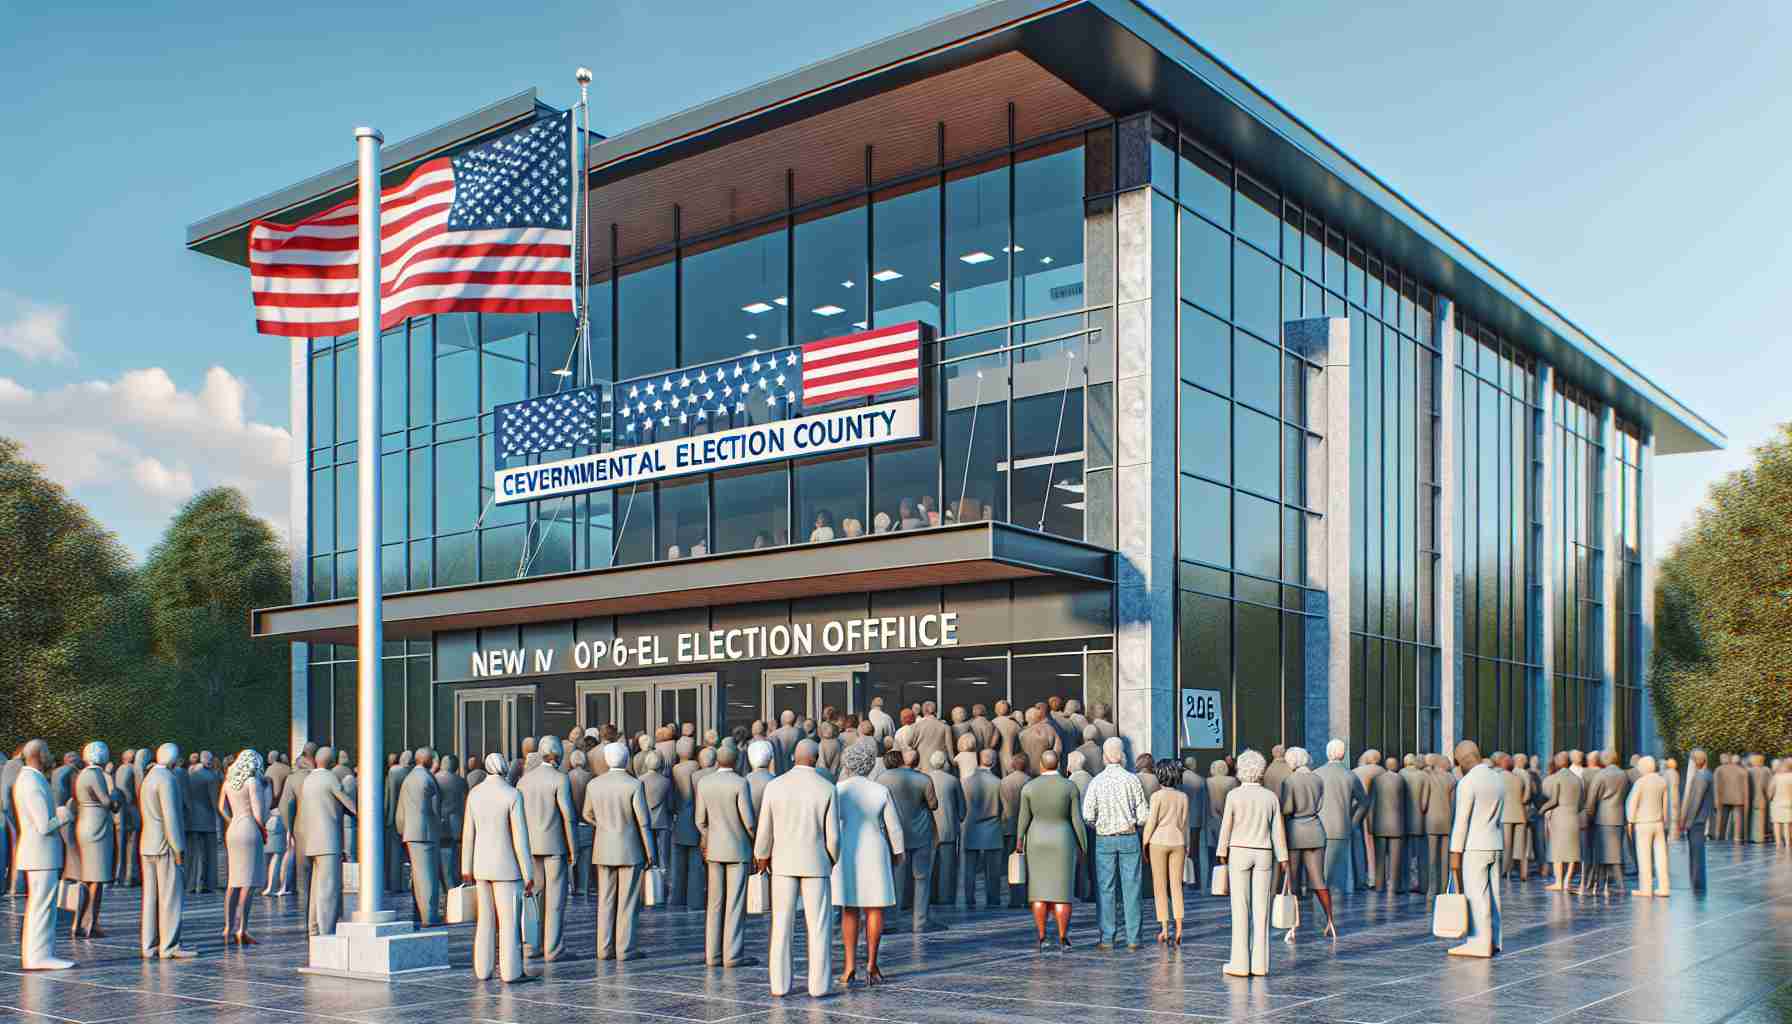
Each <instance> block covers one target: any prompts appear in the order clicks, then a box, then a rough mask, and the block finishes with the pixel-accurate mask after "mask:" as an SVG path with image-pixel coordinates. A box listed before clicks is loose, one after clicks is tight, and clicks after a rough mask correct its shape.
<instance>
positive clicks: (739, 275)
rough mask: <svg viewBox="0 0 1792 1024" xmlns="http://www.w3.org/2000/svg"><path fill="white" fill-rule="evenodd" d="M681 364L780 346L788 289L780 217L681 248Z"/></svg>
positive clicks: (787, 256)
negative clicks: (774, 221)
mask: <svg viewBox="0 0 1792 1024" xmlns="http://www.w3.org/2000/svg"><path fill="white" fill-rule="evenodd" d="M682 274H683V282H682V285H681V288H680V291H679V294H680V297H681V298H680V302H681V303H682V306H683V309H684V324H683V329H684V359H683V362H684V365H686V366H691V365H694V364H697V363H707V362H711V361H713V360H717V359H727V358H729V357H731V356H736V355H739V354H741V353H743V352H750V351H755V350H764V349H771V348H782V347H783V346H784V345H785V344H787V341H786V334H785V326H786V320H787V317H786V314H785V306H783V305H780V304H779V303H778V302H777V300H778V299H782V298H785V297H786V296H788V295H789V294H790V284H789V276H790V252H789V243H788V236H787V235H786V234H785V230H784V222H783V221H781V220H780V221H778V222H776V223H773V224H770V225H765V226H761V227H758V228H754V229H752V230H750V231H746V232H743V233H741V234H738V235H730V236H728V237H727V238H723V239H719V240H717V241H712V242H705V243H703V244H701V245H697V246H693V247H691V248H689V249H687V250H686V251H685V253H684V265H683V269H682Z"/></svg>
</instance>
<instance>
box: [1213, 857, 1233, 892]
mask: <svg viewBox="0 0 1792 1024" xmlns="http://www.w3.org/2000/svg"><path fill="white" fill-rule="evenodd" d="M1207 891H1208V892H1209V893H1212V894H1213V895H1215V896H1230V895H1232V872H1230V871H1228V870H1227V869H1226V865H1224V864H1215V865H1214V866H1213V884H1212V885H1210V886H1208V887H1207Z"/></svg>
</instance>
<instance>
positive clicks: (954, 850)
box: [927, 716, 964, 906]
mask: <svg viewBox="0 0 1792 1024" xmlns="http://www.w3.org/2000/svg"><path fill="white" fill-rule="evenodd" d="M961 717H962V716H961ZM947 763H948V762H947V760H946V753H945V751H943V750H936V751H934V752H933V756H932V757H931V758H929V759H928V764H927V777H928V779H929V780H931V781H932V782H933V795H934V799H935V800H936V801H937V803H938V805H939V806H938V807H936V808H935V809H934V812H933V833H934V854H933V892H932V893H930V894H929V898H930V899H931V900H932V901H933V902H934V903H935V904H936V905H939V906H951V905H952V904H953V903H954V902H955V901H956V899H957V894H958V835H959V823H960V822H962V821H963V820H964V783H962V782H960V781H959V778H958V774H957V773H956V772H953V771H951V770H950V769H949V768H947Z"/></svg>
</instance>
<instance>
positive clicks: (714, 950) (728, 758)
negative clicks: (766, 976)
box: [697, 747, 759, 967]
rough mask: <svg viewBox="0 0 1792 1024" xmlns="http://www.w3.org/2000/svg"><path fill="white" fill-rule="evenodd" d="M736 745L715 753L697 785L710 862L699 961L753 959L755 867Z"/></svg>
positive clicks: (751, 818) (753, 817)
mask: <svg viewBox="0 0 1792 1024" xmlns="http://www.w3.org/2000/svg"><path fill="white" fill-rule="evenodd" d="M739 757H740V753H739V751H737V750H736V749H735V748H734V747H723V748H722V749H721V751H720V752H718V753H717V754H716V770H715V772H714V773H713V774H711V775H710V776H709V777H707V778H705V779H704V780H703V781H702V782H701V783H700V784H699V785H698V786H697V834H698V836H699V843H700V849H701V850H702V852H703V860H704V863H706V864H707V865H708V866H709V884H708V885H707V886H705V888H704V892H705V893H706V894H707V896H708V900H707V902H706V904H705V907H704V918H703V962H704V963H705V964H708V965H709V966H711V967H716V966H721V967H744V966H747V965H748V964H752V963H754V962H755V961H754V960H753V959H752V958H750V957H747V956H744V955H743V952H744V950H745V948H746V916H747V875H748V874H749V873H751V872H752V870H753V829H754V827H755V826H756V825H757V824H758V820H759V816H758V815H757V814H755V813H754V811H753V791H752V789H751V787H749V786H748V785H747V780H746V779H745V778H743V777H742V776H741V775H740V774H739V773H738V772H736V771H735V770H734V767H735V764H736V762H737V761H738V759H739Z"/></svg>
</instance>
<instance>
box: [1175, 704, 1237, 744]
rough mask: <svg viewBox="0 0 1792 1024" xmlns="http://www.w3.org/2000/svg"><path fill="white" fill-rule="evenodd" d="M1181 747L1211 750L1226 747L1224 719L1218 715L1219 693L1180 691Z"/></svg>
mask: <svg viewBox="0 0 1792 1024" xmlns="http://www.w3.org/2000/svg"><path fill="white" fill-rule="evenodd" d="M1182 745H1183V746H1185V747H1193V748H1194V749H1196V750H1211V749H1214V748H1216V747H1224V746H1225V745H1226V725H1225V718H1224V716H1223V715H1222V714H1221V713H1220V691H1218V690H1184V691H1182Z"/></svg>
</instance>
